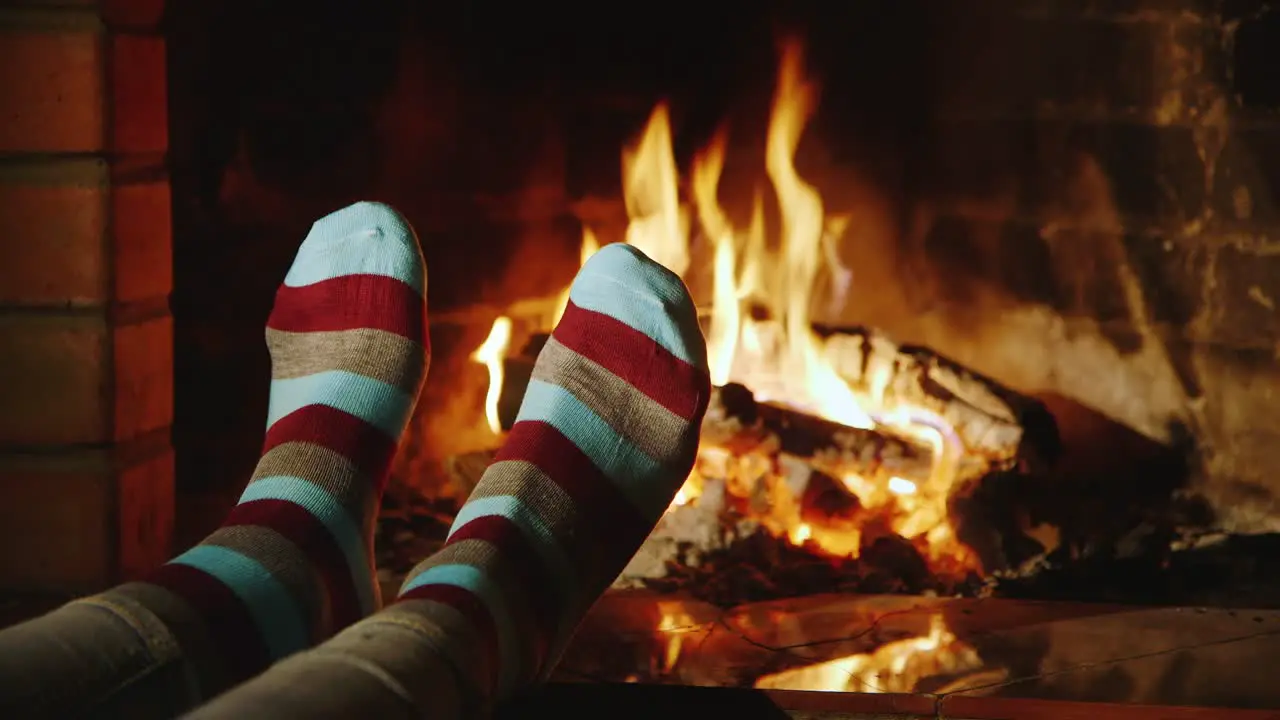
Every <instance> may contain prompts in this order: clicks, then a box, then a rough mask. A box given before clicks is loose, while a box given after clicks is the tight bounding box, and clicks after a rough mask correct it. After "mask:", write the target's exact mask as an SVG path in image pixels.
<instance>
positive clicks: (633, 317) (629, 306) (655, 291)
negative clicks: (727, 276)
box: [569, 243, 707, 368]
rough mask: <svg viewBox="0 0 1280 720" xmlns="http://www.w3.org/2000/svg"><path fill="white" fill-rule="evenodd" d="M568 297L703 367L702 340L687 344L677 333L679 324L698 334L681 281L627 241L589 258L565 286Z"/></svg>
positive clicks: (704, 352)
mask: <svg viewBox="0 0 1280 720" xmlns="http://www.w3.org/2000/svg"><path fill="white" fill-rule="evenodd" d="M569 299H570V300H572V301H573V304H574V305H577V306H578V307H580V308H583V309H584V310H592V311H595V312H598V313H601V314H603V315H608V316H609V317H611V318H613V319H615V320H617V321H618V322H621V323H623V324H626V325H628V326H630V327H631V328H633V329H635V330H637V331H639V332H641V333H644V334H645V335H646V336H648V337H649V338H650V339H652V340H653V341H654V342H656V343H658V344H659V345H661V346H662V347H664V348H666V349H667V351H668V352H670V353H671V354H672V355H675V356H676V357H678V358H680V359H681V360H684V361H685V362H687V363H689V364H690V365H693V366H694V367H697V368H705V367H706V366H707V357H706V349H705V348H704V347H703V345H702V343H701V342H695V343H694V344H693V347H690V344H689V343H688V342H686V341H685V339H684V337H683V336H682V333H681V328H682V327H683V328H684V331H685V332H690V333H696V334H698V335H699V339H700V335H701V329H700V328H699V327H698V317H697V310H696V309H695V308H694V306H693V302H692V301H691V300H689V297H688V293H687V292H686V291H685V289H684V284H683V283H682V282H681V281H680V279H679V278H677V277H676V276H675V275H674V274H671V273H670V271H668V270H666V269H665V268H663V267H662V266H660V265H657V264H656V263H653V262H652V261H650V260H648V259H647V258H645V257H644V256H643V255H642V254H640V252H639V251H638V250H636V249H635V248H633V247H631V246H629V245H623V244H621V243H618V244H614V245H607V246H605V247H604V248H603V249H601V250H600V251H599V252H597V253H596V254H595V255H593V256H591V258H590V259H589V260H588V261H587V263H586V265H584V266H583V268H582V271H581V272H579V273H578V277H577V279H575V280H574V281H573V285H572V286H571V287H570V288H569Z"/></svg>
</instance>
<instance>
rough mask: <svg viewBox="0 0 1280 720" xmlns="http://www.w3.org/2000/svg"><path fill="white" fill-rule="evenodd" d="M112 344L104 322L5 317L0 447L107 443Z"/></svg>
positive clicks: (0, 342) (0, 352)
mask: <svg viewBox="0 0 1280 720" xmlns="http://www.w3.org/2000/svg"><path fill="white" fill-rule="evenodd" d="M109 339H110V338H109V337H108V335H107V326H106V322H105V319H104V318H102V317H95V316H69V317H58V316H54V315H45V314H37V315H11V316H8V317H0V368H4V390H3V392H0V444H7V445H64V444H65V445H70V444H80V443H98V442H103V441H105V440H106V439H108V438H109V437H110V436H111V428H110V427H109V423H110V418H111V404H110V397H109V393H110V388H111V383H110V382H109V370H108V365H107V360H108V358H109V355H108V353H109V352H110V347H109V345H108V341H109Z"/></svg>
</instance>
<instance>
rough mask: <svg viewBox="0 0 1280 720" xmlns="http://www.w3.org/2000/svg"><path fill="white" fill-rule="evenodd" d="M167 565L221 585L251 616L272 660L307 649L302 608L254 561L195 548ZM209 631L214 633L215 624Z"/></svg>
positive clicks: (211, 548) (209, 547) (227, 551)
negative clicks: (197, 573)
mask: <svg viewBox="0 0 1280 720" xmlns="http://www.w3.org/2000/svg"><path fill="white" fill-rule="evenodd" d="M170 562H173V563H177V564H179V565H187V566H189V567H193V568H196V569H197V570H202V571H204V572H206V573H208V574H210V575H212V576H214V577H216V578H218V579H219V580H221V581H222V582H223V584H225V585H226V586H227V587H228V588H231V592H233V593H235V595H236V597H238V598H240V600H241V602H243V603H244V604H245V607H247V608H249V614H250V615H252V616H253V621H254V624H256V625H257V626H258V632H259V633H261V634H262V637H263V639H264V640H265V641H266V643H267V649H268V650H270V652H271V657H272V659H275V660H279V659H280V658H283V657H285V656H287V655H292V654H293V653H295V652H298V651H300V650H304V649H306V647H307V645H308V644H309V638H310V634H309V633H308V632H307V626H306V623H305V622H304V621H303V612H302V608H300V607H299V606H298V603H297V601H296V600H294V598H293V596H292V595H290V594H289V590H288V589H287V588H286V587H285V586H284V584H282V583H281V582H280V581H279V580H277V579H276V578H275V576H274V575H272V574H271V572H270V571H269V570H267V569H266V568H265V567H263V566H262V564H261V563H259V562H258V561H257V560H254V559H253V558H251V557H248V556H246V555H242V554H240V553H238V552H236V551H235V550H230V549H228V548H224V547H220V546H218V545H197V546H195V547H193V548H191V549H190V550H188V551H186V552H184V553H182V554H181V555H179V556H178V557H176V558H174V559H173V560H171V561H170ZM212 629H213V631H214V632H217V623H216V622H214V624H213V626H212Z"/></svg>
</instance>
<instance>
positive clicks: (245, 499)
mask: <svg viewBox="0 0 1280 720" xmlns="http://www.w3.org/2000/svg"><path fill="white" fill-rule="evenodd" d="M233 291H234V290H233ZM424 291H425V268H424V266H423V262H422V255H421V252H420V250H419V248H418V244H417V240H416V238H415V237H414V234H413V231H412V229H411V228H410V227H409V225H408V224H407V223H406V221H405V220H404V219H403V218H401V217H400V215H399V214H397V213H396V212H395V211H394V210H392V209H391V208H388V207H386V206H385V205H380V204H376V203H358V204H356V205H352V206H350V207H347V208H345V209H343V210H339V211H338V212H335V213H333V214H331V215H329V216H327V217H325V218H323V219H321V220H319V221H318V222H316V223H315V225H314V226H313V227H312V229H311V232H310V233H309V234H308V236H307V238H306V240H304V241H303V243H302V246H301V247H300V248H299V250H298V255H297V258H296V259H295V260H294V263H293V266H292V267H291V268H290V270H289V273H288V275H287V276H286V277H285V280H284V284H283V285H282V286H281V287H280V290H279V292H278V293H277V295H276V301H275V307H274V308H273V310H272V312H271V316H270V318H269V319H268V321H267V345H268V347H269V348H270V351H271V365H272V380H271V393H270V404H269V410H268V420H267V433H266V441H265V443H264V447H263V455H262V459H261V460H260V461H259V462H258V466H257V469H256V470H255V471H254V474H253V478H252V480H251V481H250V483H249V485H248V487H246V488H245V491H244V494H243V495H242V496H241V498H240V503H239V504H238V505H237V506H236V507H235V508H234V509H233V510H232V511H231V513H230V515H229V516H228V517H227V519H226V521H225V522H224V523H223V525H222V526H221V527H220V528H219V529H218V530H216V531H214V533H213V534H212V535H210V536H209V537H207V538H205V540H204V541H203V542H201V543H200V544H199V545H196V546H195V547H193V548H192V549H190V550H188V551H187V552H185V553H183V554H182V555H179V556H178V557H177V558H175V559H173V560H172V561H170V562H169V563H168V564H166V565H164V566H162V567H161V568H159V569H158V570H157V571H156V572H155V573H153V574H152V575H151V576H150V577H149V578H148V579H147V580H146V581H145V582H137V583H129V584H126V585H123V586H121V587H119V588H116V589H114V590H112V591H109V592H107V593H105V594H103V595H100V596H98V597H96V598H91V599H89V600H88V601H87V602H91V603H94V604H97V605H99V606H102V607H106V608H108V609H113V610H118V611H119V610H121V609H123V611H124V612H126V613H136V610H137V609H138V608H141V609H145V610H147V611H149V612H150V613H152V614H153V615H155V616H156V617H157V618H159V620H160V621H161V622H162V623H163V624H164V625H165V626H166V627H167V628H169V629H170V631H171V632H172V633H173V635H174V636H175V638H176V640H177V642H178V644H179V645H180V646H181V648H182V651H183V655H184V659H185V661H186V662H187V663H188V672H189V673H191V674H192V675H193V676H194V680H195V685H196V687H197V689H198V692H199V693H200V694H202V695H204V696H206V697H207V696H208V695H210V694H212V693H216V692H218V691H219V690H221V689H224V688H226V687H228V686H229V685H231V684H234V683H237V682H240V681H242V680H244V679H246V678H248V677H250V676H252V675H253V674H256V673H258V672H259V671H261V670H263V669H264V668H266V667H267V666H268V665H270V664H271V663H272V662H274V661H276V660H278V659H280V658H282V657H284V656H286V655H289V654H292V653H295V652H297V651H299V650H303V649H305V648H307V647H309V646H311V645H313V644H315V643H317V642H320V641H322V640H324V639H325V638H327V637H329V636H330V635H332V634H333V633H334V632H335V631H337V630H339V629H341V628H343V627H345V626H347V625H349V624H351V623H353V622H355V621H356V620H358V619H360V618H361V617H364V616H366V615H369V614H370V613H372V612H374V611H375V610H377V608H378V606H379V604H380V598H379V596H378V591H377V583H376V581H375V577H374V573H373V563H372V533H373V525H374V522H375V519H376V516H377V512H378V505H379V502H380V498H381V495H382V490H383V486H384V484H385V482H386V479H387V476H388V472H389V466H390V463H391V460H392V458H393V456H394V455H395V452H396V446H397V442H398V440H399V437H400V435H401V434H402V433H403V431H404V428H405V425H406V423H407V422H408V420H409V416H410V414H411V412H412V409H413V406H414V404H415V402H416V401H417V396H418V392H419V390H420V388H421V386H422V381H423V377H424V375H425V372H426V364H427V351H428V340H427V335H426V303H425V300H424Z"/></svg>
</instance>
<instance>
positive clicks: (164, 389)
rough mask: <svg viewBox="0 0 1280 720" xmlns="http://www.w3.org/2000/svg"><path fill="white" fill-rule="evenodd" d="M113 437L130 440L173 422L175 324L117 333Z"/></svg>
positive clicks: (166, 321) (163, 321)
mask: <svg viewBox="0 0 1280 720" xmlns="http://www.w3.org/2000/svg"><path fill="white" fill-rule="evenodd" d="M113 348H114V352H113V358H114V362H113V365H114V369H115V378H114V389H115V395H114V397H113V398H112V405H113V406H114V408H115V410H114V422H113V424H112V437H113V439H115V440H127V439H129V438H134V437H138V436H139V435H142V434H144V433H147V432H150V431H152V430H158V429H161V428H165V427H168V426H169V425H170V424H172V422H173V320H172V319H171V318H169V317H167V316H166V317H162V318H158V319H155V320H149V321H146V322H141V323H138V324H134V325H125V326H120V327H116V328H115V329H114V340H113Z"/></svg>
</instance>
